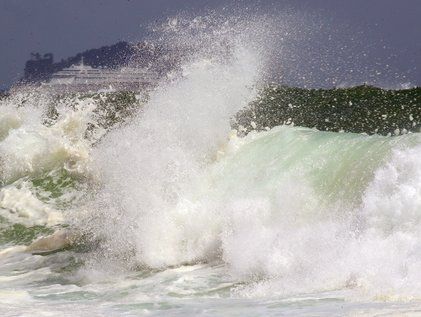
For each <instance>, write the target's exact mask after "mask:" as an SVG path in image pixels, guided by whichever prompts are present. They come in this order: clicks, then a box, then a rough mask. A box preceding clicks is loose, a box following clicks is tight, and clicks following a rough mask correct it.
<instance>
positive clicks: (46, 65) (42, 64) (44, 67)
mask: <svg viewBox="0 0 421 317" xmlns="http://www.w3.org/2000/svg"><path fill="white" fill-rule="evenodd" d="M53 72H54V65H53V54H44V56H43V57H41V54H39V53H31V59H30V60H29V61H27V62H26V65H25V75H24V79H25V81H26V82H38V81H42V80H46V79H48V78H49V75H50V74H51V73H53Z"/></svg>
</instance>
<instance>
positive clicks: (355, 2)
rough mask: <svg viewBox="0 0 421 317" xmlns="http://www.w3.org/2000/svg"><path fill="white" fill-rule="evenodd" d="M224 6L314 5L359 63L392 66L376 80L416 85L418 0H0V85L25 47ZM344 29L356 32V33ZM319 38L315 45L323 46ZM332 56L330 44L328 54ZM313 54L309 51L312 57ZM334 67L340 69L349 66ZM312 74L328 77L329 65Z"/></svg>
mask: <svg viewBox="0 0 421 317" xmlns="http://www.w3.org/2000/svg"><path fill="white" fill-rule="evenodd" d="M227 5H228V6H230V7H237V8H241V7H246V6H249V5H253V6H255V7H260V8H263V10H268V11H271V12H272V13H273V12H274V11H275V12H276V10H279V12H281V11H282V10H284V9H285V8H287V9H288V10H290V11H297V12H300V11H303V12H316V13H317V15H318V16H319V17H320V18H319V19H320V23H321V24H324V25H327V26H328V27H327V29H328V30H331V31H332V32H333V33H335V34H336V35H335V37H334V39H338V38H340V39H341V40H342V41H344V42H346V41H348V40H349V41H355V42H358V43H354V44H355V45H354V44H353V45H351V46H352V47H354V49H355V50H365V51H366V52H367V53H368V54H369V55H370V56H371V57H370V59H367V60H365V61H364V63H366V64H367V63H372V64H373V63H378V65H386V64H387V65H388V67H390V68H391V69H393V71H390V72H389V73H387V75H384V78H381V79H379V82H380V83H384V84H385V85H388V84H391V85H393V84H398V83H402V84H404V83H411V84H413V85H419V86H421V71H420V69H419V67H420V65H421V18H420V17H421V0H399V1H398V0H296V1H293V0H286V1H265V0H261V1H256V0H254V1H252V0H242V1H241V0H240V1H229V0H137V1H136V0H130V1H127V0H89V1H87V0H36V1H35V0H0V54H1V60H0V88H5V87H7V86H9V85H10V84H11V83H12V82H13V81H14V80H16V79H18V78H20V77H21V76H22V73H23V67H24V63H25V61H26V60H28V59H29V58H30V53H31V52H40V53H47V52H51V53H53V54H54V57H55V60H59V59H61V58H63V57H68V56H72V55H74V54H76V53H78V52H81V51H83V50H86V49H90V48H97V47H100V46H103V45H109V44H113V43H115V42H117V41H119V40H128V41H136V40H140V39H142V34H143V27H142V26H145V25H148V24H149V23H151V22H153V21H156V20H161V19H164V18H165V17H167V16H171V15H174V14H176V13H179V12H180V11H185V12H189V13H190V12H191V13H195V12H197V14H200V13H203V10H205V9H213V8H216V9H218V10H219V9H221V8H222V7H224V6H227ZM326 21H327V22H326ZM338 30H343V35H342V34H340V33H341V32H342V31H338ZM324 32H325V33H326V32H328V31H326V30H325V31H324ZM338 32H339V33H338ZM350 34H358V36H357V40H356V39H355V38H354V37H352V36H351V35H350ZM325 35H326V34H325ZM348 37H349V39H348ZM320 38H323V37H320ZM325 38H327V36H326V37H325ZM320 41H321V42H323V41H324V40H323V39H321V40H320ZM320 41H319V43H316V42H315V44H314V45H320V46H326V45H330V44H329V43H327V42H326V43H320ZM326 41H327V40H326ZM314 51H317V50H314ZM354 53H355V52H354ZM335 55H336V52H335V51H334V49H332V50H331V51H330V56H335ZM364 56H365V55H364ZM318 58H319V57H317V56H316V55H315V54H314V53H313V56H312V59H313V60H315V59H318ZM323 58H331V57H326V56H320V59H323ZM302 60H303V61H304V60H306V58H303V59H302ZM307 66H308V65H307ZM297 67H300V66H299V65H298V66H297ZM303 67H304V66H303ZM312 67H313V70H314V69H315V68H317V64H314V65H312ZM341 67H344V69H340V70H339V72H342V73H343V72H346V71H349V70H347V69H345V68H346V67H347V66H346V65H345V64H344V65H343V66H341ZM349 67H351V66H349ZM353 67H354V66H353ZM370 67H371V66H370ZM373 67H374V66H373ZM378 67H379V68H381V67H383V66H378ZM319 75H320V76H325V77H326V78H327V77H329V76H331V74H329V72H328V71H327V72H326V71H325V72H324V73H323V72H322V71H320V74H319ZM387 76H388V77H387ZM380 77H381V75H380ZM392 77H393V78H392ZM326 78H325V79H323V80H325V81H327V80H326ZM358 80H364V78H363V77H361V78H360V77H359V78H358Z"/></svg>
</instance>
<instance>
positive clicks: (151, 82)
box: [42, 56, 159, 92]
mask: <svg viewBox="0 0 421 317" xmlns="http://www.w3.org/2000/svg"><path fill="white" fill-rule="evenodd" d="M158 78H159V76H158V74H157V73H155V72H152V71H148V70H146V69H145V68H131V67H121V68H118V69H109V68H93V67H91V66H89V65H85V64H84V58H83V56H82V58H81V60H80V63H79V64H75V65H71V66H70V67H66V68H64V69H62V70H60V71H58V72H56V73H53V74H52V76H51V79H50V80H49V81H47V82H45V83H43V84H42V85H43V86H45V87H48V88H51V89H53V90H55V91H58V92H62V91H78V92H83V91H100V90H107V91H110V90H111V91H114V90H144V89H149V88H152V87H154V86H155V85H156V84H157V81H158Z"/></svg>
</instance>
